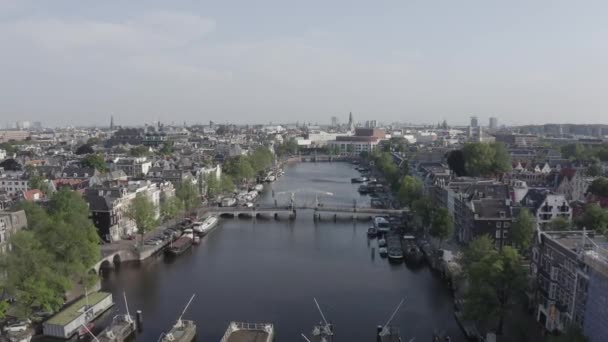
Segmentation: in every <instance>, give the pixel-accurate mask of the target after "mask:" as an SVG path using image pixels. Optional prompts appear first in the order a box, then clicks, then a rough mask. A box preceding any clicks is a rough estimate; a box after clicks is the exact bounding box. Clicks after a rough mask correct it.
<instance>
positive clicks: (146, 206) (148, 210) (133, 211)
mask: <svg viewBox="0 0 608 342" xmlns="http://www.w3.org/2000/svg"><path fill="white" fill-rule="evenodd" d="M127 217H129V218H130V219H131V220H133V221H135V225H136V226H137V232H138V233H139V234H140V235H141V239H142V242H143V237H144V234H145V233H147V232H149V231H151V230H152V229H154V228H155V227H156V226H157V225H158V221H157V220H156V207H155V205H154V203H153V202H152V201H151V200H150V199H149V198H148V196H146V195H145V194H143V193H138V194H137V196H136V197H135V198H134V199H133V201H132V202H131V204H130V205H129V209H128V210H127Z"/></svg>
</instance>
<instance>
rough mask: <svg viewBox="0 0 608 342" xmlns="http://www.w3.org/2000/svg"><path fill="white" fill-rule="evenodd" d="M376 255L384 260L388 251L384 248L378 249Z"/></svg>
mask: <svg viewBox="0 0 608 342" xmlns="http://www.w3.org/2000/svg"><path fill="white" fill-rule="evenodd" d="M378 254H380V256H381V257H383V258H384V257H386V256H387V255H388V249H387V248H386V247H380V248H378Z"/></svg>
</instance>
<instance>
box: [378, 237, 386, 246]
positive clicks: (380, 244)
mask: <svg viewBox="0 0 608 342" xmlns="http://www.w3.org/2000/svg"><path fill="white" fill-rule="evenodd" d="M378 247H386V240H384V238H380V239H378Z"/></svg>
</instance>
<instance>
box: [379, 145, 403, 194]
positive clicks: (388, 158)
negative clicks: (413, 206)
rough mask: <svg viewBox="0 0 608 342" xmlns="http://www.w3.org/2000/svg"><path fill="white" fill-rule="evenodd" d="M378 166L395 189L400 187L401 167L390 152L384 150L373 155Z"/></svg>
mask: <svg viewBox="0 0 608 342" xmlns="http://www.w3.org/2000/svg"><path fill="white" fill-rule="evenodd" d="M373 159H374V163H375V165H376V167H377V168H378V169H379V170H380V171H381V172H382V174H383V175H384V178H386V180H387V182H388V183H389V184H390V185H391V187H392V188H393V189H398V187H399V177H400V175H399V167H398V166H397V164H395V161H394V160H393V156H392V155H391V154H390V153H388V152H382V153H379V154H374V155H373Z"/></svg>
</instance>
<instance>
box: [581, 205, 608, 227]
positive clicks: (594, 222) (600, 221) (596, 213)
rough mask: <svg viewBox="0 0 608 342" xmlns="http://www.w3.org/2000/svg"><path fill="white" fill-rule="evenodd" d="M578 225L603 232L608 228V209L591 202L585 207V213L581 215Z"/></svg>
mask: <svg viewBox="0 0 608 342" xmlns="http://www.w3.org/2000/svg"><path fill="white" fill-rule="evenodd" d="M578 226H579V227H580V228H586V229H593V230H595V231H596V232H598V233H600V234H603V233H604V232H605V231H606V230H607V228H608V211H607V210H606V209H603V208H602V207H600V206H599V205H597V204H596V203H592V204H589V205H587V206H586V207H585V211H584V212H583V215H582V216H581V217H579V219H578Z"/></svg>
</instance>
